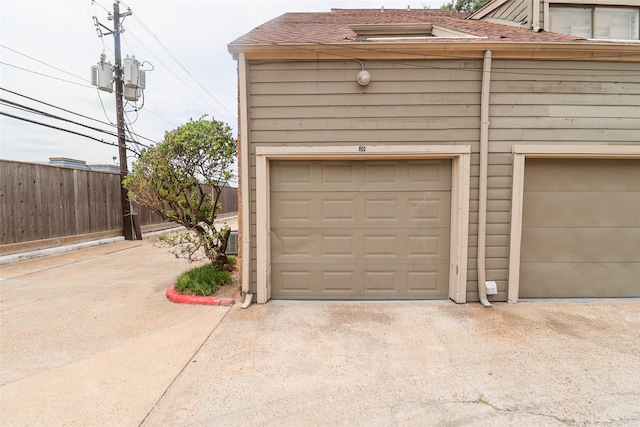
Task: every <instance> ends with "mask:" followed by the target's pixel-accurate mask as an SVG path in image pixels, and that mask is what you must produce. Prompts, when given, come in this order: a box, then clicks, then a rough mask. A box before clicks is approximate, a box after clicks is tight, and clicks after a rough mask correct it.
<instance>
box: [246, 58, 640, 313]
mask: <svg viewBox="0 0 640 427" xmlns="http://www.w3.org/2000/svg"><path fill="white" fill-rule="evenodd" d="M365 67H366V68H367V69H368V70H369V71H370V72H371V74H372V76H373V78H372V82H371V83H370V84H369V85H368V86H366V87H361V86H358V85H357V84H356V83H355V75H356V74H357V72H358V71H359V69H360V65H359V64H358V63H357V62H354V61H336V62H291V63H284V62H272V63H250V65H249V72H248V75H249V101H248V102H249V129H250V134H249V136H250V141H251V144H252V145H251V153H252V156H251V159H250V162H251V168H252V172H251V179H252V184H251V235H252V236H254V237H255V235H256V229H255V221H256V213H255V198H256V194H255V189H256V185H255V176H256V174H255V156H254V153H255V147H256V146H259V145H261V144H262V145H274V146H281V145H296V146H304V145H323V144H326V145H332V144H333V145H345V144H346V145H348V144H385V145H404V144H414V145H415V144H418V145H420V144H429V145H431V144H443V145H447V144H460V145H470V146H471V148H472V153H473V154H472V156H471V187H470V190H471V191H470V209H471V211H470V221H469V226H470V228H469V252H468V269H469V271H468V288H467V289H468V292H467V298H468V300H470V301H474V300H477V299H478V295H477V272H476V264H477V262H476V254H477V237H476V236H477V231H478V227H477V217H478V214H477V212H478V163H479V155H478V147H479V144H478V141H479V136H480V131H479V128H480V119H479V117H480V106H479V103H480V81H481V69H482V62H481V61H471V60H442V61H398V62H382V61H380V62H374V61H368V62H365ZM489 116H490V117H489V121H490V128H489V151H490V153H489V169H488V170H489V177H488V202H487V205H488V212H487V250H486V255H487V259H486V268H487V275H486V277H487V280H495V281H497V283H498V295H496V296H494V297H491V299H492V300H496V301H506V299H507V280H508V273H509V272H508V264H509V260H508V256H509V237H510V215H511V212H510V200H511V182H512V179H511V173H512V165H513V154H512V147H513V145H515V144H520V145H522V144H551V145H555V144H562V145H567V144H573V145H585V146H586V145H591V144H593V145H613V144H621V145H628V144H638V143H639V139H640V138H638V135H639V134H640V66H639V65H638V64H634V63H614V62H611V63H608V62H577V61H533V60H531V61H525V60H504V59H494V60H493V69H492V75H491V94H490V114H489ZM251 257H252V260H251V277H252V282H251V283H252V284H251V286H252V289H255V286H256V285H255V280H256V274H255V273H256V262H255V260H256V250H255V238H252V247H251Z"/></svg>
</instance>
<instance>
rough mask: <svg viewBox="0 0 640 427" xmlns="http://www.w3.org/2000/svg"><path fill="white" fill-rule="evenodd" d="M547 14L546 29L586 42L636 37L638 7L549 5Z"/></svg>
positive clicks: (633, 38) (639, 20) (639, 10)
mask: <svg viewBox="0 0 640 427" xmlns="http://www.w3.org/2000/svg"><path fill="white" fill-rule="evenodd" d="M549 12H550V13H549V30H550V31H553V32H556V33H562V34H571V35H572V36H578V37H584V38H587V39H615V40H638V38H639V37H638V35H639V34H638V33H639V32H640V30H639V25H640V19H639V15H640V9H639V8H629V7H599V6H591V7H570V6H551V7H550V8H549Z"/></svg>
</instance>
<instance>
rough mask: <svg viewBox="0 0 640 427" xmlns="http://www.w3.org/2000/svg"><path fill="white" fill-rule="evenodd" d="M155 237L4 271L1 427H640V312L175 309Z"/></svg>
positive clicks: (610, 305)
mask: <svg viewBox="0 0 640 427" xmlns="http://www.w3.org/2000/svg"><path fill="white" fill-rule="evenodd" d="M190 267H191V265H189V264H186V263H185V262H184V261H183V260H178V259H175V258H174V257H173V256H172V255H170V254H168V253H167V252H166V249H162V248H157V247H154V245H153V244H152V240H144V241H141V242H139V241H138V242H120V243H113V244H109V245H105V246H99V247H95V248H90V249H83V250H80V251H75V252H69V253H65V254H60V255H55V256H48V257H45V258H40V259H34V260H30V261H23V262H19V263H14V264H9V265H3V266H0V276H1V277H2V280H1V281H0V287H1V306H0V316H1V318H0V320H1V324H0V328H1V329H0V332H1V333H0V425H3V426H4V425H7V426H41V425H47V426H137V425H140V424H142V425H145V426H178V425H179V426H182V425H191V426H214V425H215V426H224V425H228V426H237V425H249V426H253V425H256V426H257V425H260V426H262V425H266V426H269V425H273V426H276V425H277V426H301V425H302V426H304V425H307V426H376V425H379V426H387V425H402V426H405V425H406V426H412V425H416V426H418V425H419V426H423V425H447V426H448V425H472V426H475V425H478V426H485V425H491V426H495V425H497V426H501V425H504V426H513V425H533V426H536V425H540V426H547V425H612V426H637V425H640V385H639V384H640V369H639V367H640V301H638V300H620V301H611V300H609V301H605V300H603V301H580V302H575V301H574V302H571V301H563V302H558V301H546V302H523V303H519V304H517V305H507V304H497V305H495V306H494V307H493V308H491V309H485V308H483V307H481V306H480V305H479V304H467V305H456V304H454V303H451V302H445V301H439V302H377V303H367V302H352V303H349V302H296V301H293V302H282V301H272V302H269V303H268V304H266V305H255V304H254V305H252V306H251V307H249V309H247V310H242V309H240V308H239V305H238V304H236V305H235V306H234V307H231V308H227V307H208V306H192V305H181V304H173V303H170V302H168V301H167V300H166V299H165V297H164V292H165V290H166V288H167V286H168V285H169V284H170V283H171V282H172V281H173V279H174V278H175V276H176V275H177V274H178V273H180V272H181V271H183V270H186V269H188V268H190Z"/></svg>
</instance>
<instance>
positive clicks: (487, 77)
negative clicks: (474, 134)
mask: <svg viewBox="0 0 640 427" xmlns="http://www.w3.org/2000/svg"><path fill="white" fill-rule="evenodd" d="M490 86H491V51H490V50H487V51H486V52H485V53H484V64H483V67H482V89H481V91H482V92H481V95H480V177H479V178H480V182H479V184H478V187H479V188H478V190H479V195H478V255H477V260H478V298H479V299H480V303H481V304H482V305H483V306H485V307H491V303H490V302H489V300H488V299H487V283H486V279H487V273H486V265H485V256H486V241H487V169H488V158H489V92H490Z"/></svg>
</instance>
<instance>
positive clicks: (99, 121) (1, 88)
mask: <svg viewBox="0 0 640 427" xmlns="http://www.w3.org/2000/svg"><path fill="white" fill-rule="evenodd" d="M0 90H2V91H5V92H8V93H10V94H13V95H16V96H20V97H22V98H26V99H28V100H30V101H34V102H38V103H40V104H43V105H46V106H48V107H52V108H56V109H58V110H61V111H64V112H66V113H69V114H74V115H76V116H79V117H82V118H85V119H88V120H92V121H95V122H98V123H102V124H105V125H108V126H112V127H116V125H115V124H113V123H111V122H105V121H102V120H98V119H94V118H93V117H89V116H85V115H84V114H80V113H76V112H75V111H71V110H68V109H66V108H62V107H58V106H57V105H53V104H49V103H47V102H44V101H41V100H39V99H36V98H32V97H30V96H27V95H24V94H21V93H18V92H15V91H13V90H9V89H6V88H3V87H0ZM7 102H11V101H7ZM11 103H13V102H11ZM14 104H16V105H19V104H17V103H14ZM27 108H29V107H27ZM30 109H31V108H30ZM32 110H34V111H38V110H35V109H32ZM47 114H48V113H47ZM51 117H54V116H53V115H51ZM64 120H66V119H64ZM72 123H76V122H72ZM76 124H79V123H76ZM81 126H84V125H81ZM135 135H136V136H137V137H138V138H141V139H144V140H146V141H149V142H153V143H155V142H156V141H154V140H152V139H150V138H146V137H144V136H142V135H138V134H135Z"/></svg>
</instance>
